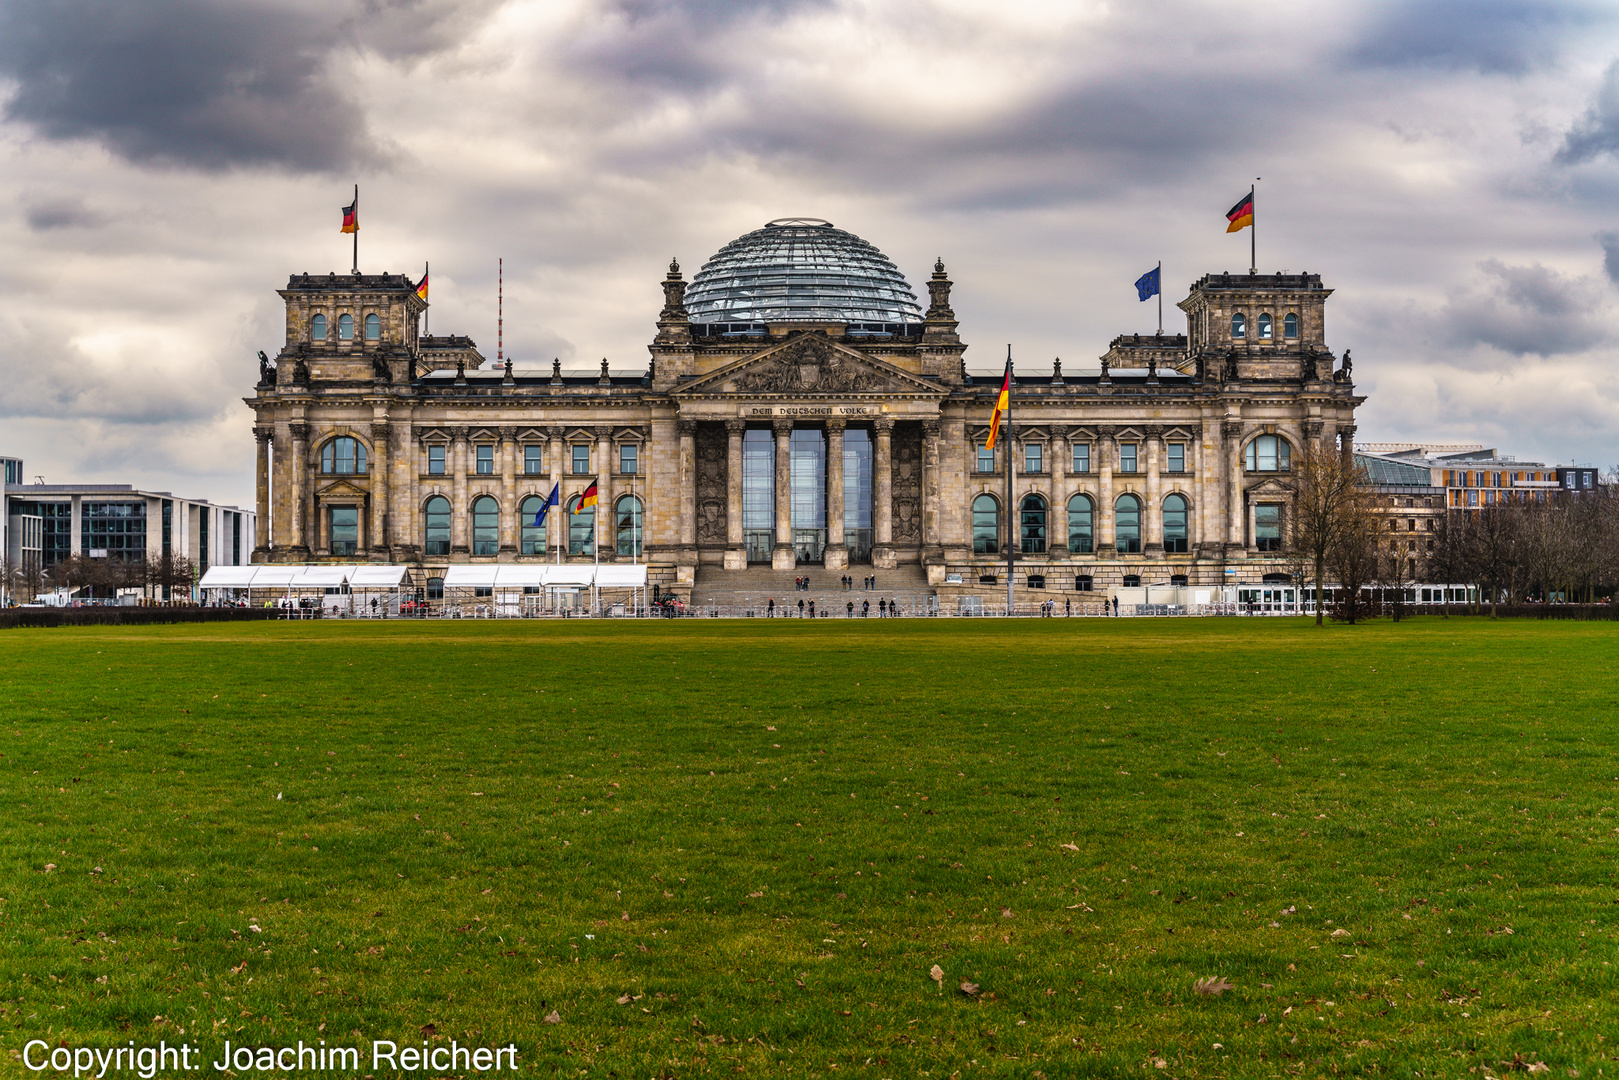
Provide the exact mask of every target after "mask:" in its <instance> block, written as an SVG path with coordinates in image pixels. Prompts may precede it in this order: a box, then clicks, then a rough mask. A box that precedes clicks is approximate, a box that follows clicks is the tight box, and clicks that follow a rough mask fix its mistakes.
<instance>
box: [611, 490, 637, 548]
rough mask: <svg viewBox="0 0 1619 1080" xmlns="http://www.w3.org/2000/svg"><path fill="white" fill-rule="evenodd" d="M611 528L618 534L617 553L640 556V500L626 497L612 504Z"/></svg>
mask: <svg viewBox="0 0 1619 1080" xmlns="http://www.w3.org/2000/svg"><path fill="white" fill-rule="evenodd" d="M613 527H614V529H615V531H616V532H617V534H618V553H619V554H620V555H629V556H631V557H633V558H640V556H641V500H640V499H637V498H636V497H635V496H634V495H626V496H624V497H623V498H622V499H620V500H618V502H616V503H614V504H613Z"/></svg>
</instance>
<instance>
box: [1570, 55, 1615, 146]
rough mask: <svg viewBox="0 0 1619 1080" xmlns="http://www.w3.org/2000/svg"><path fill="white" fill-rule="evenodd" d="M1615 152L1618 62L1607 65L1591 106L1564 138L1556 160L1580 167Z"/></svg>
mask: <svg viewBox="0 0 1619 1080" xmlns="http://www.w3.org/2000/svg"><path fill="white" fill-rule="evenodd" d="M1614 153H1619V60H1616V61H1614V62H1613V63H1612V64H1609V65H1608V71H1607V73H1606V74H1605V75H1604V76H1603V77H1602V86H1601V87H1600V88H1599V89H1598V90H1597V92H1596V96H1595V98H1594V99H1593V100H1592V102H1591V107H1590V108H1589V109H1587V110H1586V111H1585V115H1584V116H1582V117H1580V118H1579V120H1577V121H1575V123H1574V126H1573V127H1571V128H1570V129H1569V131H1568V134H1567V135H1566V136H1564V138H1563V145H1562V147H1561V148H1560V149H1559V150H1558V151H1557V161H1558V163H1559V164H1562V165H1578V164H1581V163H1582V162H1586V161H1590V160H1592V159H1593V158H1596V157H1597V156H1599V155H1601V154H1614Z"/></svg>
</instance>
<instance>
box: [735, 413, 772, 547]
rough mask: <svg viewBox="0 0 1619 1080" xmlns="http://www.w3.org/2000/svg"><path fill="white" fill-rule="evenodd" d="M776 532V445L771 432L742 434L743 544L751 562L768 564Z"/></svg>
mask: <svg viewBox="0 0 1619 1080" xmlns="http://www.w3.org/2000/svg"><path fill="white" fill-rule="evenodd" d="M775 528H776V442H775V439H774V438H772V437H771V433H770V429H768V428H749V429H748V430H747V431H745V432H743V434H742V542H743V546H744V547H745V548H746V549H747V553H748V561H749V562H769V561H770V552H771V549H772V545H773V544H774V543H775V536H776V534H775Z"/></svg>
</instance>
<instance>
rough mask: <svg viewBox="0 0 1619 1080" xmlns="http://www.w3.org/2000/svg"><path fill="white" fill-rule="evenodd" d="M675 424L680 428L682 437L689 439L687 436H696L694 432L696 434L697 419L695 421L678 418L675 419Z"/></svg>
mask: <svg viewBox="0 0 1619 1080" xmlns="http://www.w3.org/2000/svg"><path fill="white" fill-rule="evenodd" d="M675 424H676V426H677V427H678V428H679V429H680V437H681V438H682V439H689V438H693V437H694V436H696V434H697V421H695V420H687V419H680V420H677V421H675Z"/></svg>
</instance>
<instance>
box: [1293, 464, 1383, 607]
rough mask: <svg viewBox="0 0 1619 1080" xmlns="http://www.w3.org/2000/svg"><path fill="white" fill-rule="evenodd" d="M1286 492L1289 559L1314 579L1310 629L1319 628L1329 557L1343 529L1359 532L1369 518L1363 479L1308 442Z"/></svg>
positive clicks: (1351, 467)
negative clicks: (1289, 510) (1288, 498)
mask: <svg viewBox="0 0 1619 1080" xmlns="http://www.w3.org/2000/svg"><path fill="white" fill-rule="evenodd" d="M1291 486H1292V489H1293V508H1292V509H1293V513H1292V523H1293V527H1292V529H1291V530H1290V541H1291V545H1292V548H1293V553H1292V555H1293V559H1294V560H1295V561H1296V562H1297V563H1298V564H1301V565H1302V566H1304V567H1307V568H1308V570H1309V572H1310V573H1312V574H1313V575H1314V579H1315V596H1316V605H1315V623H1316V625H1317V626H1320V625H1321V618H1322V608H1323V607H1324V606H1325V596H1326V594H1325V591H1324V590H1325V588H1326V581H1327V571H1328V570H1329V569H1330V568H1331V565H1332V562H1333V560H1334V554H1333V553H1334V552H1335V551H1336V550H1337V549H1338V547H1339V546H1340V545H1341V544H1342V543H1343V541H1344V533H1345V529H1346V527H1348V526H1349V525H1350V524H1351V523H1353V524H1354V526H1355V527H1356V528H1359V527H1360V526H1361V525H1362V524H1363V522H1362V519H1363V518H1367V517H1369V510H1370V501H1369V496H1368V494H1367V483H1366V477H1365V475H1364V474H1363V473H1362V471H1361V470H1359V469H1357V468H1356V467H1355V466H1354V464H1353V462H1350V461H1345V460H1344V457H1343V455H1342V454H1340V453H1338V451H1337V450H1335V449H1333V448H1331V447H1327V446H1324V445H1323V444H1321V443H1319V442H1314V441H1311V442H1306V443H1305V444H1304V446H1303V448H1302V449H1301V451H1300V452H1299V454H1298V455H1297V456H1295V457H1294V459H1293V474H1292V481H1291ZM1359 539H1360V538H1359V537H1358V534H1357V542H1358V541H1359ZM1340 584H1341V582H1340Z"/></svg>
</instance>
